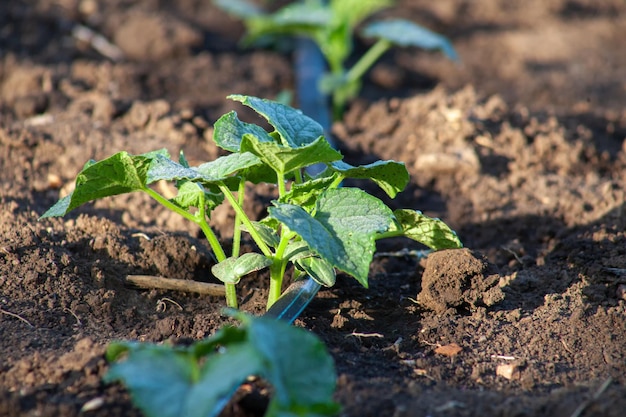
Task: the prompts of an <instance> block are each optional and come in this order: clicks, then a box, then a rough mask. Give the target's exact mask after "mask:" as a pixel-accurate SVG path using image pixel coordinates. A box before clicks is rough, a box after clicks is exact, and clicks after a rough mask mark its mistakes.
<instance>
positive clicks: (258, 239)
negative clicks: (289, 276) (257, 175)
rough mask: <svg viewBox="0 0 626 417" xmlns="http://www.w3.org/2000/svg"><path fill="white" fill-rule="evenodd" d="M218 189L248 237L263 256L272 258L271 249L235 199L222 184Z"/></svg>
mask: <svg viewBox="0 0 626 417" xmlns="http://www.w3.org/2000/svg"><path fill="white" fill-rule="evenodd" d="M219 188H220V191H221V192H222V193H223V194H224V197H226V199H227V200H228V202H229V203H230V205H231V206H232V207H233V209H234V210H235V214H236V215H239V216H240V218H241V222H242V223H243V224H244V225H245V226H246V228H247V229H248V233H250V236H252V239H254V242H255V243H256V244H257V246H258V247H259V249H260V250H261V252H263V255H265V256H267V257H268V258H273V257H274V254H273V253H272V251H271V249H270V248H269V247H268V246H267V244H266V243H265V242H264V241H263V239H261V236H260V235H259V233H258V232H257V231H256V228H255V227H254V225H253V224H252V222H251V221H250V219H249V218H248V216H247V215H246V213H245V212H244V211H243V208H241V206H240V205H239V203H238V202H237V200H236V199H235V196H234V195H233V193H232V192H231V191H230V190H229V189H228V187H227V186H225V185H224V184H220V185H219Z"/></svg>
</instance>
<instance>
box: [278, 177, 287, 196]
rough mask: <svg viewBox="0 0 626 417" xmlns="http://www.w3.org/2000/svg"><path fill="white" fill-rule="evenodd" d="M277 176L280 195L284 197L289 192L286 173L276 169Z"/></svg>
mask: <svg viewBox="0 0 626 417" xmlns="http://www.w3.org/2000/svg"><path fill="white" fill-rule="evenodd" d="M276 177H277V181H278V196H279V197H282V196H283V195H285V193H286V192H287V188H286V186H285V174H283V173H282V172H278V171H276Z"/></svg>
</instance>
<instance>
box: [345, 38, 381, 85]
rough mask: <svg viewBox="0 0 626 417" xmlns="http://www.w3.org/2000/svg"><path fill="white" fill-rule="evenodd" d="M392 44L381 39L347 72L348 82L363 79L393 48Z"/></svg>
mask: <svg viewBox="0 0 626 417" xmlns="http://www.w3.org/2000/svg"><path fill="white" fill-rule="evenodd" d="M391 46H392V45H391V42H389V41H388V40H386V39H379V40H378V42H376V43H375V44H374V45H372V47H371V48H370V49H368V50H367V52H366V53H365V54H364V55H363V56H362V57H361V58H360V59H359V60H358V61H357V63H356V64H354V66H353V67H352V68H350V71H348V72H347V74H346V78H347V80H348V82H354V81H357V80H360V79H361V77H363V75H364V74H365V73H366V72H367V70H368V69H370V68H371V67H372V65H374V64H375V63H376V61H378V59H379V58H380V57H381V56H382V55H383V54H384V53H385V52H387V50H388V49H389V48H391Z"/></svg>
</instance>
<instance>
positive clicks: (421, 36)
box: [363, 19, 459, 61]
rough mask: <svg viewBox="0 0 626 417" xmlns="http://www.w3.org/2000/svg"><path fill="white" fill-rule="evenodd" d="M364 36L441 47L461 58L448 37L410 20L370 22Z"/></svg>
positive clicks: (450, 56)
mask: <svg viewBox="0 0 626 417" xmlns="http://www.w3.org/2000/svg"><path fill="white" fill-rule="evenodd" d="M363 36H365V37H368V38H376V39H385V40H387V41H389V42H391V43H392V44H394V45H398V46H414V47H418V48H422V49H429V50H435V49H439V50H441V51H442V52H443V53H444V54H445V55H446V56H447V57H448V58H450V59H451V60H453V61H457V60H458V59H459V56H458V55H457V53H456V51H455V50H454V47H453V46H452V43H451V42H450V41H449V40H448V39H446V38H445V37H444V36H441V35H439V34H437V33H435V32H432V31H430V30H428V29H426V28H425V27H423V26H420V25H418V24H415V23H413V22H411V21H408V20H403V19H394V20H386V21H380V22H374V23H370V24H369V25H367V27H365V29H364V30H363Z"/></svg>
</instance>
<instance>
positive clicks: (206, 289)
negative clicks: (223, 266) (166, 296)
mask: <svg viewBox="0 0 626 417" xmlns="http://www.w3.org/2000/svg"><path fill="white" fill-rule="evenodd" d="M126 282H127V283H129V284H131V285H133V286H136V287H140V288H146V289H158V290H175V291H183V292H195V293H198V294H204V295H218V296H219V295H224V294H225V291H224V286H223V285H220V284H209V283H206V282H198V281H190V280H185V279H171V278H165V277H157V276H151V275H127V276H126Z"/></svg>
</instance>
